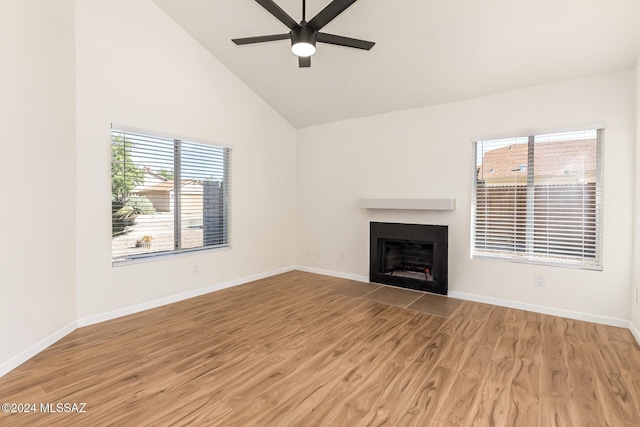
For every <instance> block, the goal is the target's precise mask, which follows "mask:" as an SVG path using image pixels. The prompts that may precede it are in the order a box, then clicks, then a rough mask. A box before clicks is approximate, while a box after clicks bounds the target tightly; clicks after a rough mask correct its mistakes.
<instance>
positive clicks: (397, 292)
mask: <svg viewBox="0 0 640 427" xmlns="http://www.w3.org/2000/svg"><path fill="white" fill-rule="evenodd" d="M334 292H335V293H337V294H340V295H346V296H350V297H354V298H362V299H368V300H371V301H376V302H379V303H382V304H389V305H394V306H397V307H402V308H408V309H410V310H416V311H421V312H423V313H429V314H433V315H436V316H442V317H449V316H451V315H452V314H453V312H454V311H456V310H457V308H458V307H459V306H460V304H462V300H460V299H456V298H450V297H446V296H440V295H435V294H431V293H428V292H421V291H414V290H411V289H402V288H397V287H394V286H386V285H379V284H377V283H363V282H352V281H345V282H344V283H343V284H341V285H340V286H337V287H336V288H335V289H334Z"/></svg>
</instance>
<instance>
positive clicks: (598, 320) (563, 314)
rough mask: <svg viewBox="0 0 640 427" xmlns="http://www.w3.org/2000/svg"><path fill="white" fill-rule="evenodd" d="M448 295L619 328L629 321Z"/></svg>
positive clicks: (452, 294) (625, 326) (498, 299)
mask: <svg viewBox="0 0 640 427" xmlns="http://www.w3.org/2000/svg"><path fill="white" fill-rule="evenodd" d="M449 296H450V297H452V298H459V299H464V300H469V301H475V302H482V303H486V304H493V305H499V306H501V307H508V308H516V309H518V310H526V311H533V312H535V313H541V314H548V315H551V316H558V317H566V318H568V319H575V320H583V321H585V322H592V323H600V324H603V325H609V326H617V327H619V328H629V324H630V322H629V321H628V320H626V319H619V318H616V317H607V316H600V315H597V314H589V313H581V312H579V311H571V310H564V309H561V308H554V307H547V306H544V305H535V304H527V303H523V302H518V301H512V300H506V299H502V298H494V297H486V296H482V295H476V294H468V293H466V292H457V291H449Z"/></svg>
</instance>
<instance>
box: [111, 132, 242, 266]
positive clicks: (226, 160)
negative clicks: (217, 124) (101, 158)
mask: <svg viewBox="0 0 640 427" xmlns="http://www.w3.org/2000/svg"><path fill="white" fill-rule="evenodd" d="M114 132H121V133H124V134H127V133H130V134H137V135H141V136H144V137H149V138H157V139H159V140H160V139H164V140H173V141H174V147H177V146H179V145H180V143H188V144H197V145H204V146H209V147H214V148H217V149H221V150H223V154H222V158H223V166H222V169H223V182H224V183H225V185H224V187H223V190H222V194H223V206H222V210H223V212H224V214H223V223H224V231H223V239H224V242H223V243H221V244H217V245H209V246H204V245H203V246H198V247H192V248H182V247H181V248H179V249H175V248H174V249H172V250H165V251H159V252H149V253H141V254H130V255H125V256H122V257H118V258H116V257H114V251H113V246H112V250H111V264H112V266H113V267H117V266H122V265H129V264H138V263H143V262H149V261H157V260H161V259H169V258H174V257H182V256H187V255H192V254H194V253H202V252H217V251H226V250H230V249H232V248H233V247H232V244H231V184H230V183H231V161H232V149H233V146H232V145H229V144H220V143H214V142H212V141H208V140H205V139H202V138H194V137H189V136H182V135H177V134H173V133H167V132H162V131H155V130H148V129H142V128H138V127H134V126H129V125H122V124H117V123H112V124H111V129H110V144H112V143H113V138H114ZM174 150H175V148H174ZM179 153H180V151H179V150H178V151H177V152H176V151H174V158H173V166H174V180H179V179H180V174H181V173H180V172H176V170H175V168H176V166H178V167H180V163H181V160H180V159H179V158H176V157H175V154H179ZM112 164H113V163H112ZM112 185H113V183H111V186H112ZM178 186H180V185H178ZM178 193H179V191H178ZM174 196H175V194H174V195H172V196H171V198H172V199H173V203H174V207H173V209H174V224H178V223H180V225H181V227H180V231H178V232H177V233H176V230H175V227H174V230H173V240H174V245H175V241H176V240H175V239H177V238H178V237H177V236H180V234H181V232H182V230H181V229H182V228H183V226H182V221H181V217H182V215H183V214H182V213H178V215H176V214H175V212H176V211H177V210H178V209H179V207H180V202H178V203H177V204H176V203H175V202H176V200H175V197H174ZM112 200H113V199H112ZM112 213H113V210H112ZM112 227H113V218H112ZM112 239H113V229H112ZM178 244H179V245H180V246H181V245H182V242H179V243H178Z"/></svg>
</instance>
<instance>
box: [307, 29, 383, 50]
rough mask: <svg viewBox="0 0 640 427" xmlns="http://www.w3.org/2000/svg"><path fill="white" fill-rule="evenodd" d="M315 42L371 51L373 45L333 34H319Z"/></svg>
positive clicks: (372, 43)
mask: <svg viewBox="0 0 640 427" xmlns="http://www.w3.org/2000/svg"><path fill="white" fill-rule="evenodd" d="M316 41H319V42H322V43H329V44H335V45H338V46H346V47H354V48H356V49H364V50H369V49H371V48H372V47H373V45H374V44H375V43H374V42H368V41H366V40H359V39H352V38H351V37H343V36H336V35H334V34H327V33H320V32H319V33H318V34H317V36H316Z"/></svg>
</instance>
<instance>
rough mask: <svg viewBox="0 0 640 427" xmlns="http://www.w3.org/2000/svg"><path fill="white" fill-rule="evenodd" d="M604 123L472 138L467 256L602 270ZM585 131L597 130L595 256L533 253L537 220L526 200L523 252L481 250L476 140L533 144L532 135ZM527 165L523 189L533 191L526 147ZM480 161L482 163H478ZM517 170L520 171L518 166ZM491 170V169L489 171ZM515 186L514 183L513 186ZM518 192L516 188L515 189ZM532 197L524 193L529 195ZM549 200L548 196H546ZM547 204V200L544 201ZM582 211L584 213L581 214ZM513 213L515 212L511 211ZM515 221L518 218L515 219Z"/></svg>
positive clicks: (532, 206) (529, 161)
mask: <svg viewBox="0 0 640 427" xmlns="http://www.w3.org/2000/svg"><path fill="white" fill-rule="evenodd" d="M604 130H605V127H604V124H602V123H597V124H590V125H585V126H580V127H576V128H572V129H560V130H557V129H554V130H552V131H546V132H526V133H523V134H521V135H518V136H513V135H509V136H497V137H496V136H493V137H485V138H472V155H473V158H472V166H473V167H472V170H473V175H472V191H471V193H472V194H471V221H470V222H471V242H470V243H471V244H470V256H471V258H472V259H480V260H499V261H506V262H515V263H524V264H533V265H544V266H553V267H565V268H576V269H584V270H595V271H602V270H603V225H604V215H603V210H604V197H603V192H604V173H603V172H604ZM588 131H596V159H595V161H596V170H595V183H594V198H595V201H594V204H593V205H594V212H595V220H594V223H595V237H594V238H593V241H594V242H595V249H594V257H593V258H587V257H585V256H583V257H581V258H578V257H575V258H572V257H567V258H572V260H571V261H569V260H565V261H559V258H560V256H551V255H549V254H539V253H538V254H536V253H535V252H534V251H533V250H532V247H533V242H534V236H533V225H530V224H533V223H534V222H535V219H536V215H535V209H534V207H535V204H534V203H532V204H531V205H529V204H528V203H530V202H529V201H527V206H526V214H525V215H524V220H525V222H526V223H527V227H526V235H525V237H524V242H525V246H526V250H524V251H516V250H499V251H498V250H495V252H499V253H500V254H499V255H497V254H493V255H492V254H490V253H488V252H490V250H489V249H486V248H485V249H484V250H483V249H482V248H480V247H478V245H477V242H476V240H477V236H478V233H477V232H476V229H477V225H478V220H477V214H478V183H479V180H478V167H479V163H478V146H479V143H483V142H492V141H497V140H501V139H514V140H515V139H520V138H521V139H526V140H527V141H528V143H531V142H533V143H534V144H535V138H536V137H539V136H553V135H556V134H558V135H559V134H563V133H570V132H588ZM527 151H528V154H527V162H528V164H527V166H526V167H525V169H524V171H526V173H527V182H526V184H525V185H524V186H521V187H523V188H524V190H525V192H527V193H533V192H534V191H535V190H536V187H535V184H534V182H533V180H532V178H533V176H534V175H535V173H536V168H535V165H534V164H533V162H532V161H531V160H532V159H530V156H531V155H532V152H531V151H530V150H527ZM480 164H481V163H480ZM520 171H523V170H522V168H520ZM492 172H493V170H492ZM515 187H518V186H516V185H514V188H515ZM515 191H517V190H515ZM529 197H531V196H527V198H529ZM547 200H549V199H547ZM547 203H548V202H547ZM513 209H514V213H515V212H516V210H517V207H515V206H514V208H513ZM584 212H586V211H583V215H584ZM514 215H515V214H514ZM514 221H517V220H516V219H514ZM587 259H593V260H595V262H593V263H591V262H585V260H587Z"/></svg>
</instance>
